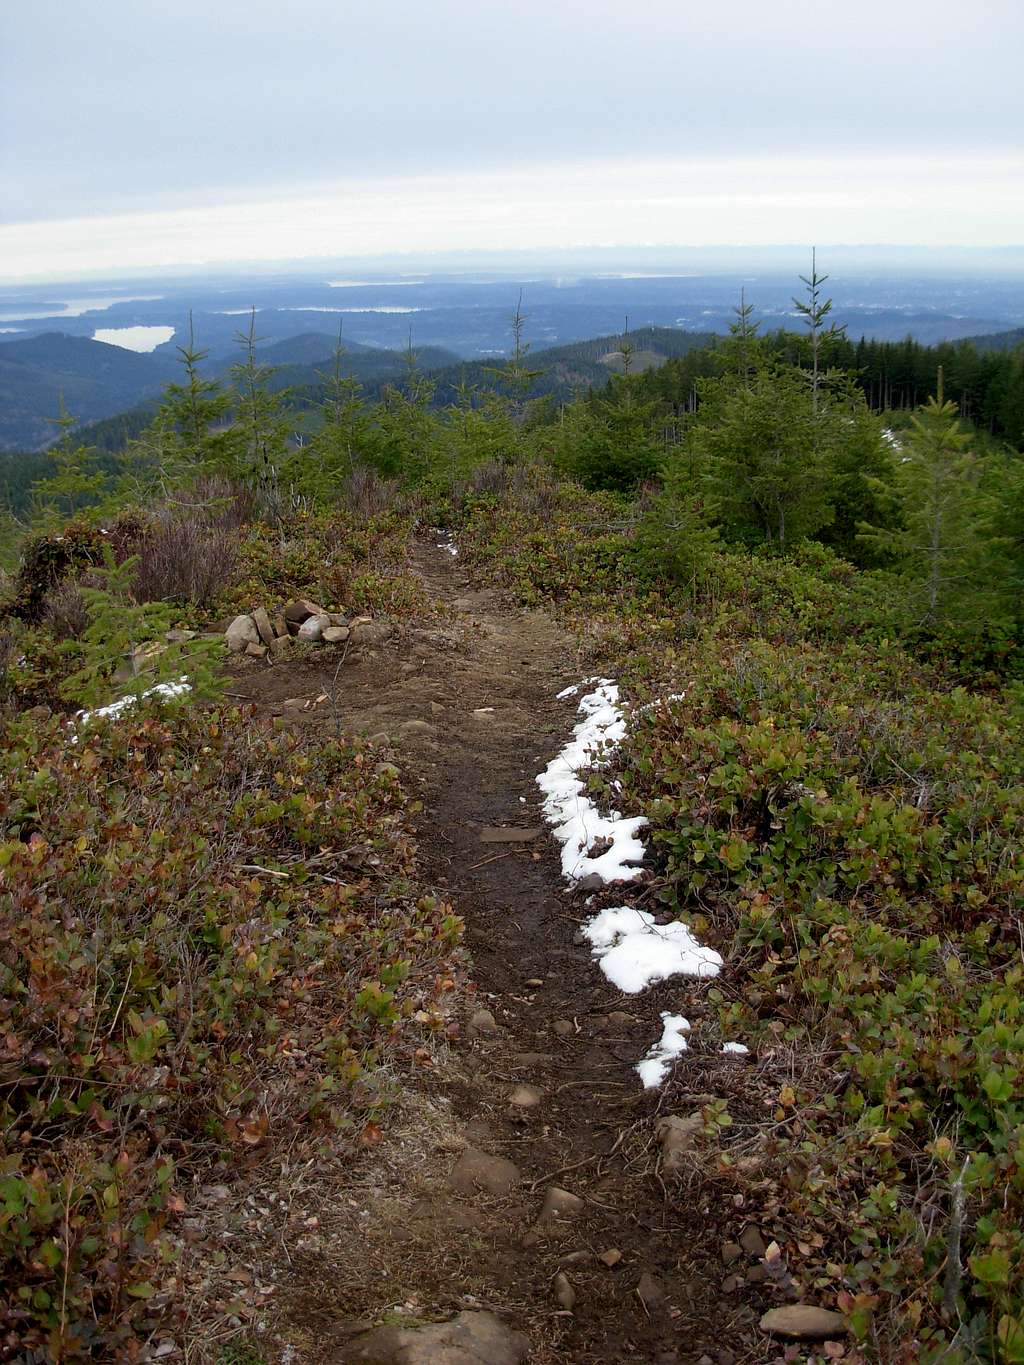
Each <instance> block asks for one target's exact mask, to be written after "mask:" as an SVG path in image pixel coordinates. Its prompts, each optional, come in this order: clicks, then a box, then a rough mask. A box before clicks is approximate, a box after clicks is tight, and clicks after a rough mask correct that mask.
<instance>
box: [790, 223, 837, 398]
mask: <svg viewBox="0 0 1024 1365" xmlns="http://www.w3.org/2000/svg"><path fill="white" fill-rule="evenodd" d="M800 279H801V280H802V281H803V283H804V284H805V285H806V286H807V298H806V299H794V300H793V303H794V305H795V307H796V310H797V312H798V313H799V314H800V316H801V317H802V318H803V320H804V321H805V322H806V324H807V330H808V332H809V333H810V338H811V394H812V405H813V409H814V412H815V414H817V411H818V397H819V393H820V390H821V375H822V364H821V352H822V344H823V342H824V341H825V340H826V338H833V337H836V336H840V335H841V334H842V333H843V332H844V331H845V328H844V327H836V326H834V325H830V326H829V327H828V328H827V329H826V327H825V319H826V318H827V317H828V315H829V313H831V311H832V300H831V299H825V298H822V295H821V286H822V285H823V284H824V283H825V281H826V280H827V279H828V276H827V275H819V274H818V251H817V248H816V247H812V248H811V273H810V275H809V276H807V275H801V276H800Z"/></svg>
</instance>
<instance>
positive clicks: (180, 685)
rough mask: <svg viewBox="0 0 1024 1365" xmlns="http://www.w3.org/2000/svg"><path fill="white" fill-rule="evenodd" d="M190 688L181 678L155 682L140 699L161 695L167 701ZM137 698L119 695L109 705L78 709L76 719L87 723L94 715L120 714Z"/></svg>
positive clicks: (130, 706) (129, 707) (127, 709)
mask: <svg viewBox="0 0 1024 1365" xmlns="http://www.w3.org/2000/svg"><path fill="white" fill-rule="evenodd" d="M191 691H192V688H191V687H190V686H189V684H188V683H187V682H186V680H185V679H184V678H182V679H181V680H180V681H179V682H176V683H157V684H156V686H155V687H147V688H146V690H145V692H143V694H142V698H141V699H142V700H143V701H145V699H146V698H147V697H162V698H163V699H164V700H165V701H169V700H170V699H171V698H172V697H180V696H181V695H182V693H184V692H191ZM138 700H139V698H138V697H132V696H128V697H121V698H120V700H119V701H112V702H111V703H110V705H109V706H101V707H100V708H99V709H98V710H96V711H79V713H78V717H77V719H78V720H79V721H80V722H81V723H82V724H83V725H87V724H88V723H89V721H91V720H92V719H94V717H96V716H120V715H121V714H122V713H123V712H124V711H129V710H131V708H132V707H133V706H134V705H135V703H136V702H137V701H138Z"/></svg>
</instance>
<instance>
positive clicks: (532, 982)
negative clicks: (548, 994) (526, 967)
mask: <svg viewBox="0 0 1024 1365" xmlns="http://www.w3.org/2000/svg"><path fill="white" fill-rule="evenodd" d="M526 985H527V986H535V987H540V986H543V985H544V978H543V977H542V976H528V977H527V978H526Z"/></svg>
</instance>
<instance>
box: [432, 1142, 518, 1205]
mask: <svg viewBox="0 0 1024 1365" xmlns="http://www.w3.org/2000/svg"><path fill="white" fill-rule="evenodd" d="M521 1179H522V1175H521V1174H520V1171H519V1167H518V1166H516V1165H515V1163H514V1162H511V1161H507V1160H506V1159H505V1158H504V1157H503V1156H492V1155H491V1154H490V1152H481V1151H480V1150H479V1149H478V1148H476V1147H467V1148H466V1150H465V1151H464V1152H463V1153H462V1155H461V1156H460V1157H459V1159H458V1161H457V1162H456V1163H455V1165H454V1166H453V1168H452V1172H451V1175H450V1176H449V1177H448V1184H449V1185H450V1186H451V1187H452V1189H453V1190H457V1191H458V1193H459V1194H476V1193H477V1192H478V1191H480V1190H482V1191H483V1192H484V1194H491V1195H494V1196H495V1198H498V1197H499V1196H501V1195H505V1194H508V1193H509V1192H510V1191H511V1190H513V1189H514V1188H515V1186H516V1185H518V1184H519V1182H520V1180H521Z"/></svg>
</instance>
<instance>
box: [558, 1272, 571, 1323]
mask: <svg viewBox="0 0 1024 1365" xmlns="http://www.w3.org/2000/svg"><path fill="white" fill-rule="evenodd" d="M555 1298H556V1299H557V1300H558V1303H559V1305H560V1306H561V1307H562V1308H564V1309H565V1310H566V1312H567V1313H571V1312H572V1310H573V1308H574V1306H575V1304H576V1291H575V1289H573V1287H572V1285H571V1284H570V1283H569V1278H568V1276H567V1275H563V1274H562V1272H561V1271H559V1272H558V1274H557V1275H556V1276H555Z"/></svg>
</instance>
